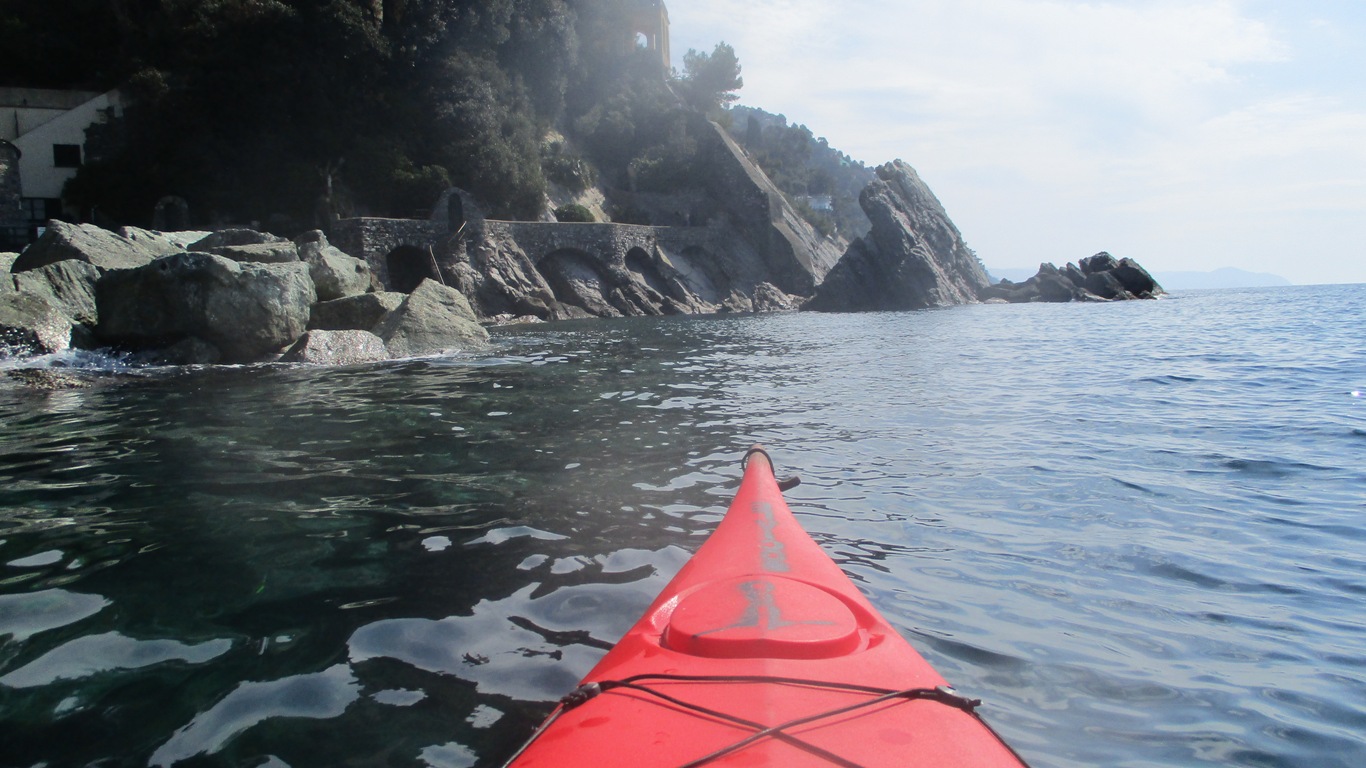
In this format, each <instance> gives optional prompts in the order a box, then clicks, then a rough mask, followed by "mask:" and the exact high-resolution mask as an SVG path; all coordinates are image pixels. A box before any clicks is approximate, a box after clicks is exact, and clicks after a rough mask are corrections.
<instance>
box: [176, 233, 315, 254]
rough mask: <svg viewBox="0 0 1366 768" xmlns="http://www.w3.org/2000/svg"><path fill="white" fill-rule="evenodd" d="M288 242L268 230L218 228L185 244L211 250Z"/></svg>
mask: <svg viewBox="0 0 1366 768" xmlns="http://www.w3.org/2000/svg"><path fill="white" fill-rule="evenodd" d="M287 242H289V241H288V240H286V239H285V238H283V237H280V236H279V235H272V234H270V233H269V232H257V231H256V230H254V229H243V228H236V229H220V230H218V231H216V232H210V233H209V234H207V235H205V236H204V237H202V238H200V239H198V240H196V241H194V242H193V243H190V244H189V245H187V246H185V248H186V250H190V251H205V252H212V251H213V249H215V248H222V247H224V246H228V245H262V244H264V243H287Z"/></svg>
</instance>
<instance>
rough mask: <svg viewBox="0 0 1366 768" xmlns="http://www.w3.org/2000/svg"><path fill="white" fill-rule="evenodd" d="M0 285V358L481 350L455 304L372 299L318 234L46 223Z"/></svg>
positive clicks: (332, 357)
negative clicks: (90, 352) (70, 353)
mask: <svg viewBox="0 0 1366 768" xmlns="http://www.w3.org/2000/svg"><path fill="white" fill-rule="evenodd" d="M6 261H9V262H10V263H9V265H8V268H7V269H6V270H5V272H4V279H0V347H2V348H3V351H2V352H0V354H4V355H6V356H19V355H42V354H51V353H55V352H61V351H64V350H67V349H71V348H77V349H111V350H114V351H117V352H121V353H130V354H132V355H133V356H134V357H135V359H137V360H138V361H140V362H145V363H148V364H169V365H190V364H214V363H251V362H263V361H280V362H306V363H315V364H329V365H339V364H356V363H367V362H377V361H380V360H387V359H393V358H400V357H412V356H419V355H431V354H440V353H443V352H450V351H462V350H472V349H479V348H482V347H483V346H484V345H485V344H486V343H487V341H488V332H487V331H486V330H485V329H484V328H483V326H482V325H480V323H479V322H478V320H477V318H476V317H475V314H474V311H473V310H472V309H471V308H470V305H469V302H468V301H467V300H466V299H465V297H464V295H463V294H461V293H460V292H459V291H458V290H455V289H454V288H450V287H447V286H445V285H443V284H441V283H440V282H437V281H434V280H426V281H423V282H422V283H421V284H420V285H418V286H417V287H416V289H414V290H413V291H412V292H411V293H408V294H403V293H394V292H387V291H384V290H382V288H383V286H380V285H378V284H377V283H376V281H374V280H373V279H372V277H371V275H370V269H369V266H368V265H367V264H366V263H365V262H364V261H362V260H360V259H356V258H353V257H351V256H348V255H347V254H345V253H343V252H342V251H340V250H338V249H337V248H335V247H333V246H332V245H330V244H329V243H328V241H327V238H326V237H325V236H324V235H323V233H322V232H319V231H313V232H308V233H305V234H304V235H301V236H300V237H298V238H296V239H294V240H293V241H290V240H286V239H284V238H280V237H276V236H274V235H269V234H265V233H261V232H255V231H252V230H245V229H231V230H223V231H219V232H212V233H209V232H194V233H186V232H177V233H161V232H152V231H148V230H141V229H135V228H124V229H123V230H121V231H120V232H117V233H114V232H108V231H106V230H102V229H99V228H98V227H95V226H93V225H88V224H86V225H73V224H66V223H63V222H57V221H54V222H52V226H51V227H50V228H49V229H48V231H47V232H46V233H45V234H44V235H43V237H41V238H40V239H39V240H38V241H37V242H35V243H33V244H32V245H31V246H29V247H28V248H27V249H25V250H24V252H23V253H22V254H20V255H18V256H17V257H15V258H14V259H13V260H12V261H11V260H10V259H8V258H6Z"/></svg>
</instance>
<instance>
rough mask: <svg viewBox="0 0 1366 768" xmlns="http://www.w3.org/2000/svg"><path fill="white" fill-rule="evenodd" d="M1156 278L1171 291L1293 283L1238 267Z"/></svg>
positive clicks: (1021, 271)
mask: <svg viewBox="0 0 1366 768" xmlns="http://www.w3.org/2000/svg"><path fill="white" fill-rule="evenodd" d="M1037 271H1038V269H1037V268H1036V269H1025V268H1010V269H1000V268H995V267H991V268H988V270H987V272H988V273H989V274H990V275H991V278H992V282H996V281H999V280H1010V281H1012V282H1020V281H1022V280H1026V279H1028V278H1030V277H1032V276H1033V275H1034V273H1035V272H1037ZM1152 274H1153V277H1154V278H1155V279H1156V280H1157V281H1158V282H1159V283H1161V284H1162V286H1163V287H1164V288H1166V289H1167V290H1169V291H1203V290H1214V289H1219V288H1275V287H1279V286H1285V285H1294V283H1292V282H1290V281H1289V280H1287V279H1285V278H1284V277H1281V276H1280V275H1273V274H1271V273H1269V272H1249V271H1247V270H1244V269H1238V268H1236V267H1223V268H1222V269H1215V270H1211V271H1209V272H1194V271H1178V272H1163V271H1158V270H1154V271H1153V273H1152Z"/></svg>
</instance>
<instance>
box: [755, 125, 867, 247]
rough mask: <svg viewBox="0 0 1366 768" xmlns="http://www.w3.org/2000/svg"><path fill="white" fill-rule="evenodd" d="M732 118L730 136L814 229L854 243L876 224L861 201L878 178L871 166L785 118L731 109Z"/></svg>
mask: <svg viewBox="0 0 1366 768" xmlns="http://www.w3.org/2000/svg"><path fill="white" fill-rule="evenodd" d="M729 116H730V118H731V120H730V125H729V130H730V133H731V136H732V137H733V138H734V139H735V140H736V141H737V142H739V143H740V145H741V146H743V147H744V148H745V151H746V152H748V153H749V155H750V156H751V157H753V158H754V160H755V162H757V163H758V164H759V167H760V168H763V169H764V173H765V174H767V175H768V177H769V178H770V179H772V180H773V183H774V184H775V185H777V187H778V189H781V190H782V191H783V193H784V194H785V195H786V196H787V198H788V200H789V201H790V202H791V203H792V205H793V207H794V208H795V209H796V210H797V213H799V214H801V215H802V217H803V218H805V219H806V220H807V221H808V222H810V223H811V225H812V226H813V227H815V228H816V231H818V232H820V233H821V234H824V235H830V234H833V233H838V234H839V235H841V236H843V237H845V238H847V239H853V238H854V237H857V236H860V235H863V234H864V233H866V232H867V231H868V229H869V228H870V227H871V226H872V225H871V224H870V222H869V221H868V217H867V216H865V215H864V213H863V208H862V207H861V206H860V205H859V202H858V198H859V193H860V192H862V191H863V188H864V187H866V186H868V184H869V183H870V182H871V181H872V180H873V179H874V177H875V175H874V173H873V171H872V169H871V168H868V167H867V166H865V165H864V164H863V163H861V162H858V161H857V160H854V159H853V158H851V157H849V156H848V155H846V154H844V153H843V152H840V151H839V150H837V149H835V148H833V147H831V146H830V144H829V142H827V141H826V140H825V139H823V138H820V139H818V138H816V137H815V136H814V135H813V134H812V133H811V130H810V129H808V128H807V127H806V126H804V125H788V123H787V118H786V117H784V116H782V115H774V114H770V113H768V112H765V111H763V110H762V109H755V108H753V107H733V108H732V109H731V110H730V112H729ZM817 206H820V207H819V208H818V207H817ZM827 206H828V207H827Z"/></svg>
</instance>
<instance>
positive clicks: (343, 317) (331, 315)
mask: <svg viewBox="0 0 1366 768" xmlns="http://www.w3.org/2000/svg"><path fill="white" fill-rule="evenodd" d="M407 297H408V295H407V294H405V293H397V292H391V291H384V292H381V293H362V294H360V295H359V296H347V297H346V298H343V299H333V300H332V301H319V302H318V303H317V304H314V305H313V313H312V314H311V315H310V316H309V318H308V329H309V330H319V331H344V330H349V329H364V330H369V329H371V328H374V327H375V326H376V325H379V321H381V320H383V319H384V317H385V315H388V314H389V313H390V312H393V311H394V310H396V309H398V306H399V305H400V304H402V303H403V300H404V299H405V298H407Z"/></svg>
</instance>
